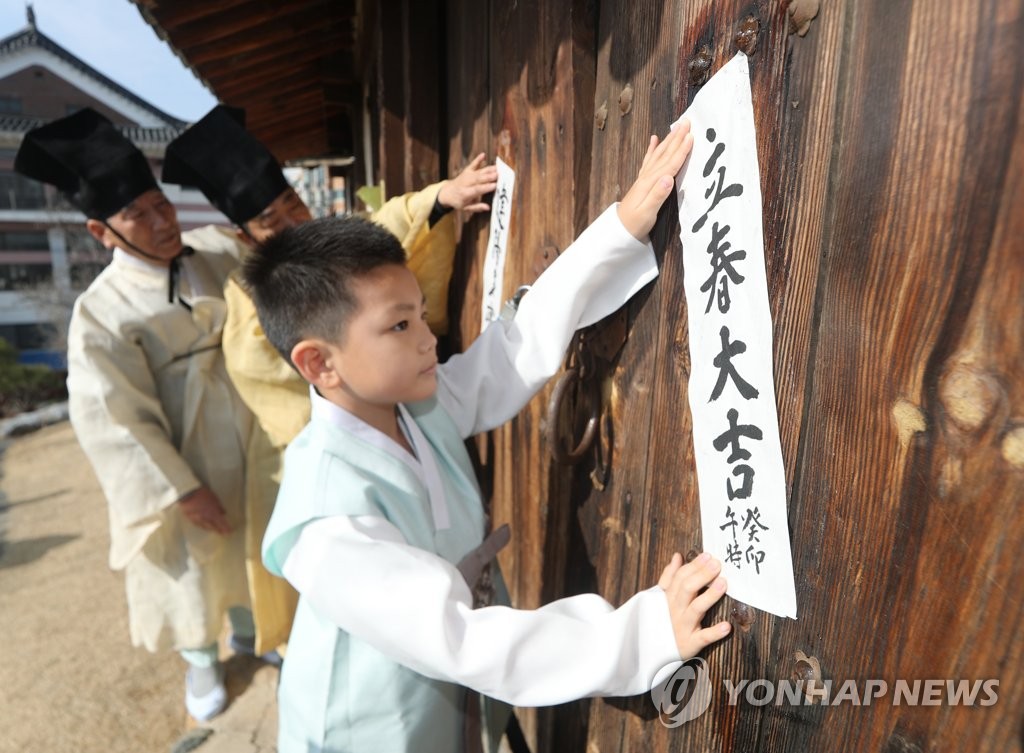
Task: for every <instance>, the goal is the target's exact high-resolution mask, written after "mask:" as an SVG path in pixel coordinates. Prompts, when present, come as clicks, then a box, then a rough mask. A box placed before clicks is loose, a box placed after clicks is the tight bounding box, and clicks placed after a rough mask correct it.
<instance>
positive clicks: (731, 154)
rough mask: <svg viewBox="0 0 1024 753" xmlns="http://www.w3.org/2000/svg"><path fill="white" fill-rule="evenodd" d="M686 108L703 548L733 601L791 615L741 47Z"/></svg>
mask: <svg viewBox="0 0 1024 753" xmlns="http://www.w3.org/2000/svg"><path fill="white" fill-rule="evenodd" d="M683 117H685V118H688V119H689V121H690V128H691V131H692V133H693V152H692V153H691V154H690V156H689V158H688V159H687V162H686V164H685V165H684V166H683V169H682V171H680V173H679V176H678V177H677V179H676V190H677V198H678V199H679V228H680V229H679V237H680V240H681V241H682V243H683V269H684V281H683V286H684V288H685V291H686V308H687V311H688V318H689V327H690V386H689V401H690V412H691V413H692V414H693V446H694V455H695V457H696V460H697V483H698V487H699V491H700V518H701V530H702V533H703V537H704V550H705V551H707V552H710V553H711V554H712V555H714V556H715V557H718V558H719V559H720V560H722V562H723V564H724V567H723V571H722V575H724V576H725V577H726V578H727V579H728V581H729V590H728V593H729V595H730V596H732V597H733V598H734V599H736V600H738V601H742V602H744V603H746V604H749V605H751V606H753V607H756V608H757V609H761V610H764V611H766V612H771V613H772V614H776V615H780V616H782V617H793V618H795V617H796V590H795V585H794V581H793V558H792V554H791V552H790V545H789V527H788V523H787V516H786V479H785V471H784V466H783V463H782V445H781V443H780V441H779V420H778V414H777V413H776V409H775V383H774V380H773V377H772V321H771V310H770V309H769V307H768V283H767V280H766V277H765V265H764V238H763V235H762V227H761V213H762V208H761V183H760V178H759V172H758V165H757V143H756V139H755V133H754V109H753V104H752V102H751V96H750V73H749V69H748V66H747V57H746V55H744V54H743V53H738V54H737V55H736V56H735V57H734V58H733V59H732V60H730V61H729V62H728V63H727V64H726V65H725V66H724V67H723V68H722V69H721V70H720V71H719V72H718V73H717V74H715V76H714V77H712V79H711V80H710V81H709V82H708V83H707V84H706V85H705V86H704V88H703V89H701V90H700V92H699V93H698V94H697V96H696V97H694V100H693V104H691V105H690V107H689V109H687V111H686V112H685V113H683Z"/></svg>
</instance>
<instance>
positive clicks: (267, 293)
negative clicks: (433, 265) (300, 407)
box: [242, 216, 405, 365]
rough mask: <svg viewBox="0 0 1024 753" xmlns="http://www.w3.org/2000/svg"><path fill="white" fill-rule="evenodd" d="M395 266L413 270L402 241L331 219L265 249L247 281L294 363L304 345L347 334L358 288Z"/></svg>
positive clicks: (367, 225) (363, 223) (251, 261)
mask: <svg viewBox="0 0 1024 753" xmlns="http://www.w3.org/2000/svg"><path fill="white" fill-rule="evenodd" d="M387 264H402V265H404V264H405V251H404V250H403V249H402V245H401V244H400V243H399V242H398V239H397V238H396V237H395V236H394V235H392V234H391V233H389V232H388V231H387V230H385V229H384V228H382V227H381V226H380V225H375V224H374V223H372V222H370V221H369V220H364V219H362V218H360V217H353V216H344V217H324V218H322V219H317V220H311V221H309V222H305V223H303V224H301V225H298V226H296V227H291V228H288V229H286V230H284V231H282V232H280V233H278V234H277V235H275V236H274V237H272V238H269V239H268V240H266V241H264V242H263V243H262V244H260V245H259V246H258V247H257V248H256V250H255V251H254V252H253V253H252V254H251V255H250V256H249V258H248V259H247V260H246V262H245V266H244V267H243V269H242V278H243V282H244V284H245V287H246V288H247V289H248V291H249V294H250V295H251V296H252V299H253V302H254V303H255V304H256V313H257V314H258V315H259V319H260V324H261V325H262V327H263V331H264V332H265V333H266V335H267V339H268V340H270V343H271V345H273V346H274V347H275V348H277V350H278V352H279V353H280V354H281V355H282V356H283V357H284V359H285V360H286V361H288V362H289V363H291V352H292V348H294V347H295V345H296V344H297V343H299V342H301V341H302V340H304V339H306V338H308V337H318V338H322V339H324V340H335V339H337V338H338V337H339V336H340V335H341V334H342V332H343V329H344V326H345V324H346V323H347V321H348V318H349V317H350V316H351V315H352V313H353V312H354V311H355V308H356V305H357V301H356V299H355V295H354V294H353V292H352V287H351V284H350V283H351V281H352V280H354V279H356V278H358V277H361V276H363V275H365V274H367V273H368V272H370V271H371V270H373V269H376V268H377V267H382V266H385V265H387ZM293 365H294V364H293Z"/></svg>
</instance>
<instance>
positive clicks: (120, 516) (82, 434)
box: [68, 308, 201, 569]
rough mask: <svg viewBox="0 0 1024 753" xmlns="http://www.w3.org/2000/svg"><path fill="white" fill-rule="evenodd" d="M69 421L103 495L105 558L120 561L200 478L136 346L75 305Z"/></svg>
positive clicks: (119, 563)
mask: <svg viewBox="0 0 1024 753" xmlns="http://www.w3.org/2000/svg"><path fill="white" fill-rule="evenodd" d="M68 395H69V398H68V404H69V409H70V413H71V425H72V427H73V428H74V430H75V434H76V436H77V437H78V441H79V443H80V444H81V446H82V449H83V450H84V451H85V454H86V456H87V457H88V458H89V461H90V463H91V464H92V467H93V469H94V470H95V472H96V476H97V478H98V479H99V482H100V486H101V487H102V488H103V492H104V494H105V496H106V498H107V501H108V503H109V514H110V522H111V550H110V566H111V567H112V568H114V569H121V568H123V567H124V566H125V565H126V564H127V563H128V561H129V560H131V559H132V558H133V557H134V556H135V555H136V554H137V553H138V551H139V550H140V549H141V548H142V546H143V544H144V543H145V542H146V539H147V538H148V537H149V535H150V534H151V533H152V532H153V531H155V530H156V528H157V527H159V525H160V523H161V513H162V511H163V510H164V509H165V508H167V507H169V506H170V505H172V504H173V503H174V502H176V501H177V500H178V499H180V498H181V497H182V496H184V495H185V494H187V493H188V492H191V491H193V490H194V489H197V488H198V487H199V486H200V484H201V482H200V481H199V479H198V478H197V477H196V475H195V474H194V473H193V471H192V469H191V468H190V467H189V465H188V464H187V463H186V462H185V460H184V458H182V456H181V454H180V453H179V452H178V449H177V448H176V447H175V446H174V443H173V441H172V438H171V434H172V431H171V423H170V421H169V420H168V418H167V416H166V415H165V414H164V410H163V405H162V403H161V401H160V395H159V391H158V389H157V385H156V383H155V381H154V380H153V375H152V373H151V371H150V366H149V363H148V361H147V359H146V355H145V353H144V352H143V351H142V348H141V347H140V346H139V345H137V344H135V343H133V342H130V341H128V340H126V339H123V338H117V337H114V336H113V335H111V334H110V333H109V332H108V331H107V330H106V329H105V328H104V327H103V326H102V325H101V324H99V323H98V322H96V321H95V320H94V318H93V317H92V315H91V314H90V313H89V312H87V311H86V310H84V309H82V308H80V309H79V310H78V312H77V315H76V316H75V318H74V319H72V323H71V331H70V333H69V335H68Z"/></svg>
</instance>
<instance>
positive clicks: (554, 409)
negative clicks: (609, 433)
mask: <svg viewBox="0 0 1024 753" xmlns="http://www.w3.org/2000/svg"><path fill="white" fill-rule="evenodd" d="M573 380H577V381H579V380H580V376H579V371H578V370H577V369H576V368H575V367H573V368H571V369H569V370H567V371H566V372H565V373H564V374H562V376H560V377H559V378H558V382H556V383H555V389H554V390H552V391H551V399H550V400H548V420H547V433H548V446H549V447H550V448H551V454H552V455H553V456H554V458H555V460H556V461H558V462H559V463H561V464H562V465H575V464H576V463H578V462H580V461H581V460H582V459H583V458H584V457H585V456H586V454H587V452H588V451H589V450H590V447H591V445H593V444H594V437H595V436H597V411H598V401H597V399H596V397H595V399H593V400H591V405H590V417H589V418H588V419H587V425H586V428H584V430H583V436H582V437H580V441H579V443H578V444H577V445H576V447H575V448H574V449H571V450H570V449H568V448H566V447H565V445H564V444H563V443H562V442H561V441H560V439H559V435H558V419H559V417H560V416H561V415H562V402H563V401H564V400H565V395H566V393H567V392H568V390H569V386H570V385H571V384H572V382H573Z"/></svg>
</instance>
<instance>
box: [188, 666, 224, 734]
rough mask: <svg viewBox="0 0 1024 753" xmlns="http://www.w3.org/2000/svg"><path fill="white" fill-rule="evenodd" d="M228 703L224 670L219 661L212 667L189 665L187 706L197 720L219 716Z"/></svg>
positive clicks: (201, 720)
mask: <svg viewBox="0 0 1024 753" xmlns="http://www.w3.org/2000/svg"><path fill="white" fill-rule="evenodd" d="M227 704H228V692H227V690H226V689H225V688H224V670H223V668H222V667H221V665H220V662H217V663H216V664H214V665H213V666H212V667H193V666H191V665H190V666H189V668H188V671H187V672H186V673H185V708H186V709H188V713H189V715H190V716H191V717H192V718H193V719H195V720H196V721H197V722H205V721H208V720H210V719H213V717H215V716H217V714H219V713H220V712H221V711H223V710H224V707H225V706H227Z"/></svg>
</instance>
